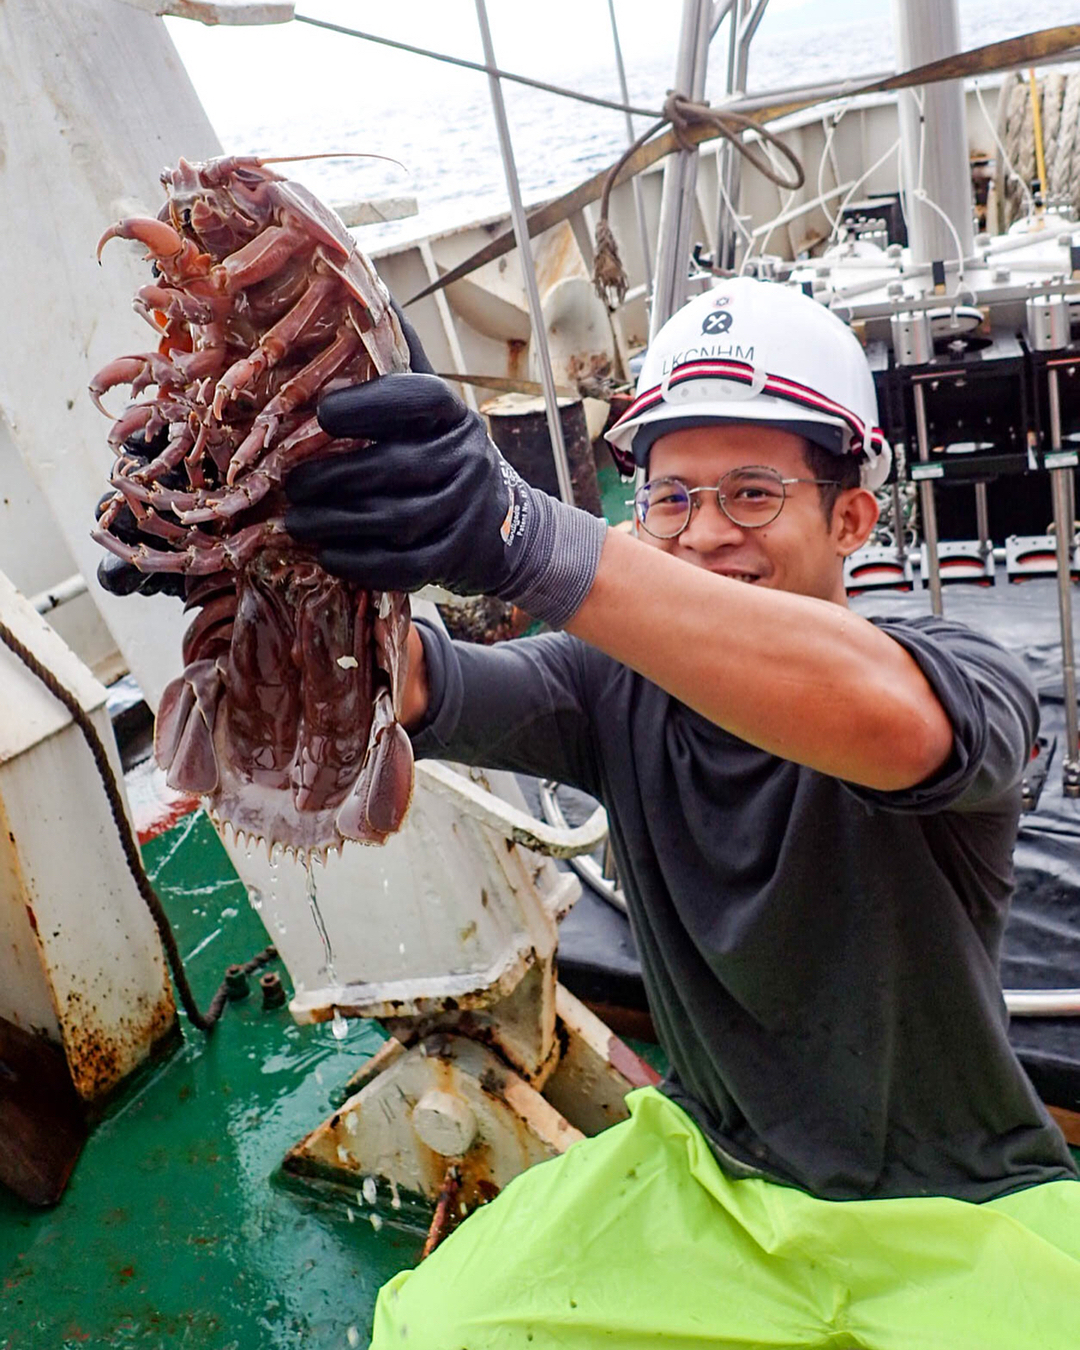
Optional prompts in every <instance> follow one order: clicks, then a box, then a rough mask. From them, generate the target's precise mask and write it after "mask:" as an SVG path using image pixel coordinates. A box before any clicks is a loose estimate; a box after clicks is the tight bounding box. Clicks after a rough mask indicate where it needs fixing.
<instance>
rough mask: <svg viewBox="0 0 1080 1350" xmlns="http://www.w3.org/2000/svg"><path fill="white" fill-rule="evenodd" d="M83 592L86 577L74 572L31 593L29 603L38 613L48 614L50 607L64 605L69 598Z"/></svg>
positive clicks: (54, 607)
mask: <svg viewBox="0 0 1080 1350" xmlns="http://www.w3.org/2000/svg"><path fill="white" fill-rule="evenodd" d="M85 594H86V578H85V577H84V576H82V575H81V574H80V573H78V572H76V573H75V575H74V576H71V577H68V578H67V580H66V581H61V582H59V583H58V584H57V585H56V586H50V587H49V588H48V590H44V591H40V592H39V593H38V594H37V595H32V596H31V597H30V603H31V604H32V605H33V607H34V608H35V609H36V610H37V612H38V613H39V614H48V612H49V611H50V610H51V609H59V608H60V606H61V605H66V604H67V602H68V601H69V600H74V599H75V598H76V596H80V595H85Z"/></svg>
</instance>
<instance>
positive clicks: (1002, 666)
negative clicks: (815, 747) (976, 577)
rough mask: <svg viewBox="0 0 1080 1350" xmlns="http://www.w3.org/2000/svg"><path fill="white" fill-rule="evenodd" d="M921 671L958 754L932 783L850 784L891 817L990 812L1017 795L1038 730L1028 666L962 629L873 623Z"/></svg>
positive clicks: (938, 622)
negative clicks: (893, 787) (897, 786)
mask: <svg viewBox="0 0 1080 1350" xmlns="http://www.w3.org/2000/svg"><path fill="white" fill-rule="evenodd" d="M871 622H873V623H874V624H876V625H877V627H879V628H880V629H881V630H882V632H885V633H888V635H889V636H890V637H891V638H892V639H893V640H894V641H896V642H899V643H900V645H901V646H902V647H904V648H905V649H906V650H907V651H908V652H910V653H911V655H912V656H913V657H914V658H915V660H916V661H917V662H918V664H919V668H920V669H921V670H922V672H923V674H924V675H925V676H926V678H927V680H928V681H929V683H930V687H931V688H932V689H933V691H934V693H935V694H936V695H937V697H938V699H939V701H940V703H941V705H942V707H943V708H944V709H945V712H946V714H947V715H948V718H949V721H950V722H951V723H952V728H953V750H952V754H951V756H950V757H949V759H948V760H947V762H946V763H945V765H944V766H943V767H942V768H941V769H940V770H939V771H938V772H937V773H936V774H935V775H934V776H933V777H932V778H930V779H928V780H927V781H926V782H924V783H919V784H917V785H916V786H915V787H912V788H904V789H901V790H900V791H897V792H881V791H877V790H875V789H873V788H867V787H861V786H858V785H856V784H853V783H848V784H845V786H846V787H847V788H848V790H849V791H850V792H851V793H853V794H854V795H855V796H856V797H859V798H860V799H861V800H863V801H865V802H867V803H868V804H872V805H874V806H877V807H881V808H884V809H886V810H891V811H911V812H926V813H929V812H935V811H946V810H948V811H988V810H993V809H994V807H995V805H996V804H998V803H1000V802H1002V800H1003V799H1004V798H1006V797H1008V796H1009V795H1010V794H1011V793H1013V792H1014V790H1015V789H1016V787H1017V785H1018V784H1019V782H1020V780H1021V778H1022V777H1023V775H1024V771H1025V769H1026V767H1027V765H1028V762H1029V760H1030V757H1031V750H1032V747H1033V746H1034V744H1035V739H1036V736H1037V734H1038V730H1039V700H1038V695H1037V693H1036V691H1035V685H1034V682H1033V681H1032V679H1031V676H1030V675H1029V674H1028V672H1027V670H1026V668H1025V667H1024V665H1023V663H1022V662H1021V661H1020V660H1019V659H1018V658H1017V657H1015V656H1013V655H1012V654H1011V653H1009V652H1007V651H1006V650H1005V649H1004V648H1003V647H1000V646H999V645H998V644H997V643H996V642H994V641H993V639H992V638H989V637H986V636H985V635H984V634H982V633H978V632H976V631H974V630H973V629H970V628H965V627H964V626H963V625H962V624H955V623H948V622H946V621H945V620H943V619H938V618H935V617H929V616H928V617H926V618H922V619H915V620H907V621H903V620H896V619H873V620H871Z"/></svg>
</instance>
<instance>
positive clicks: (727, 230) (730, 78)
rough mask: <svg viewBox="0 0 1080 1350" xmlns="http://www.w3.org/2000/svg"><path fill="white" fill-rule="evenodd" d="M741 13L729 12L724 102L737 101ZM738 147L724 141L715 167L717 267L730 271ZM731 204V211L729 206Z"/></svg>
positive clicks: (735, 233) (736, 205)
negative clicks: (716, 187)
mask: <svg viewBox="0 0 1080 1350" xmlns="http://www.w3.org/2000/svg"><path fill="white" fill-rule="evenodd" d="M739 10H740V5H738V4H736V5H734V6H733V7H732V8H731V10H730V13H729V16H728V22H729V24H730V27H729V28H728V50H727V78H726V80H725V84H724V91H725V93H726V95H727V97H726V98H725V100H724V101H725V103H727V102H734V101H735V65H736V53H737V51H738V46H739ZM735 158H736V155H735V147H734V146H732V145H731V144H729V142H728V141H727V140H725V141H724V143H723V145H722V146H721V147H720V153H719V158H718V160H717V164H716V174H717V182H718V183H719V185H720V186H721V187H722V188H723V191H722V192H718V193H717V197H718V199H719V207H718V213H719V219H718V221H717V223H716V265H717V267H722V268H725V269H727V270H730V269H731V268H733V267H734V266H735V249H736V247H737V240H738V229H737V227H736V224H735V219H734V217H735V213H736V212H737V211H738V209H739V203H738V202H737V201H736V200H735V198H734V196H733V195H732V191H731V188H732V173H733V168H732V165H733V161H734V160H735ZM729 202H730V203H731V206H730V210H729V208H728V203H729Z"/></svg>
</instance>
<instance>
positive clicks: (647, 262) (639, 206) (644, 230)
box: [608, 0, 653, 291]
mask: <svg viewBox="0 0 1080 1350" xmlns="http://www.w3.org/2000/svg"><path fill="white" fill-rule="evenodd" d="M608 13H609V14H610V15H611V38H612V41H613V42H614V44H615V68H616V70H617V71H618V73H619V93H620V94H621V95H622V101H623V102H624V103H629V102H630V92H629V88H628V86H627V83H626V67H625V66H624V65H623V55H622V44H621V43H620V41H619V25H618V23H617V21H616V19H615V0H608ZM635 140H637V132H636V131H635V130H634V119H633V117H632V116H631V114H630V113H629V112H628V113H627V114H626V142H627V144H628V145H632V144H633V142H634V141H635ZM631 181H632V183H633V192H634V209H635V211H636V213H637V224H638V237H639V239H640V241H641V260H642V263H643V264H644V270H645V285H646V287H647V288H648V289H649V290H650V291H651V290H652V285H653V275H652V255H651V251H650V249H649V227H648V222H647V221H646V219H645V198H644V196H643V194H642V190H641V175H640V174H637V173H636V174H634V177H633V179H632V180H631Z"/></svg>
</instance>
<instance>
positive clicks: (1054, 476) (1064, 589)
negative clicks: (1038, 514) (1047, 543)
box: [1046, 366, 1080, 797]
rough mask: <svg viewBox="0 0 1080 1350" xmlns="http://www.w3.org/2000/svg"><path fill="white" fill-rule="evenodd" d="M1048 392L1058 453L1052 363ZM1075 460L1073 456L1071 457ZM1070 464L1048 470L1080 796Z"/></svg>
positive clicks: (1066, 775)
mask: <svg viewBox="0 0 1080 1350" xmlns="http://www.w3.org/2000/svg"><path fill="white" fill-rule="evenodd" d="M1046 378H1047V384H1048V389H1049V394H1050V448H1051V450H1052V452H1053V453H1054V454H1056V455H1060V454H1061V392H1060V390H1059V388H1058V373H1057V371H1056V370H1055V369H1054V367H1053V366H1051V367H1049V369H1048V370H1047V372H1046ZM1072 458H1073V459H1074V460H1075V456H1072ZM1072 472H1073V469H1072V466H1071V465H1063V466H1061V467H1059V468H1055V469H1051V470H1050V491H1051V493H1052V495H1053V502H1054V535H1055V540H1054V542H1055V545H1056V548H1057V583H1058V610H1059V612H1060V616H1061V675H1062V685H1063V693H1064V697H1065V738H1066V746H1065V755H1064V762H1063V764H1062V781H1063V784H1064V791H1065V795H1066V796H1067V797H1080V718H1078V716H1077V707H1076V646H1075V644H1074V641H1073V626H1072V545H1073V528H1074V524H1073V521H1072V520H1071V518H1070V515H1069V481H1068V480H1069V479H1070V478H1071V477H1072Z"/></svg>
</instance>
